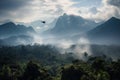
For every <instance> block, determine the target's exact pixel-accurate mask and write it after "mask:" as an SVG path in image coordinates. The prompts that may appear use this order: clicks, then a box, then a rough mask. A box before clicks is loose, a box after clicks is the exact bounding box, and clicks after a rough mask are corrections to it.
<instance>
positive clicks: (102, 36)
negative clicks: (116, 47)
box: [87, 17, 120, 44]
mask: <svg viewBox="0 0 120 80" xmlns="http://www.w3.org/2000/svg"><path fill="white" fill-rule="evenodd" d="M87 36H88V38H89V40H90V41H91V42H93V43H103V44H107V43H108V44H120V43H119V42H120V19H117V18H115V17H112V18H110V19H109V20H108V21H106V22H105V23H103V24H101V25H99V26H97V27H96V28H94V29H92V30H90V31H88V32H87Z"/></svg>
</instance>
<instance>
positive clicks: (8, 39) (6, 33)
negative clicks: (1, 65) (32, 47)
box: [0, 22, 36, 45]
mask: <svg viewBox="0 0 120 80" xmlns="http://www.w3.org/2000/svg"><path fill="white" fill-rule="evenodd" d="M35 33H36V32H35V30H34V29H33V28H32V27H26V26H24V25H16V24H14V23H13V22H8V23H5V24H2V25H0V45H18V44H28V43H31V42H32V40H33V39H32V36H31V35H30V34H35Z"/></svg>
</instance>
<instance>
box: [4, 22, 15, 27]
mask: <svg viewBox="0 0 120 80" xmlns="http://www.w3.org/2000/svg"><path fill="white" fill-rule="evenodd" d="M3 25H9V26H15V24H14V23H13V22H7V23H4V24H3Z"/></svg>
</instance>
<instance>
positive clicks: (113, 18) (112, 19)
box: [108, 17, 120, 21]
mask: <svg viewBox="0 0 120 80" xmlns="http://www.w3.org/2000/svg"><path fill="white" fill-rule="evenodd" d="M114 20H120V19H118V18H116V17H111V18H110V19H109V20H108V21H114Z"/></svg>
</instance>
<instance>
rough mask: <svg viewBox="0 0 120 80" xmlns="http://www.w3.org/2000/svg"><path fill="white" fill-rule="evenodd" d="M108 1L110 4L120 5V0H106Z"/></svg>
mask: <svg viewBox="0 0 120 80" xmlns="http://www.w3.org/2000/svg"><path fill="white" fill-rule="evenodd" d="M106 2H107V3H108V4H110V5H113V6H116V7H120V0H106Z"/></svg>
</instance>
